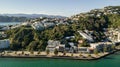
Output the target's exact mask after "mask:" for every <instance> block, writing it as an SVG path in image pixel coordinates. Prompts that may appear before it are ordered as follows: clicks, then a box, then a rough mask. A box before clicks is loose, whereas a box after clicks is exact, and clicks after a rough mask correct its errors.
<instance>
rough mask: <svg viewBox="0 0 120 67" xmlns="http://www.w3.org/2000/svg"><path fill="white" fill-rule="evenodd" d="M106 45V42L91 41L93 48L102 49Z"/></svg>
mask: <svg viewBox="0 0 120 67" xmlns="http://www.w3.org/2000/svg"><path fill="white" fill-rule="evenodd" d="M103 47H104V43H103V42H99V43H90V48H91V49H97V50H98V51H100V50H102V49H103Z"/></svg>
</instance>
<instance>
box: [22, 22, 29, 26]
mask: <svg viewBox="0 0 120 67" xmlns="http://www.w3.org/2000/svg"><path fill="white" fill-rule="evenodd" d="M21 25H23V26H31V23H30V22H23V23H22V24H21Z"/></svg>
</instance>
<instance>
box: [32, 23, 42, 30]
mask: <svg viewBox="0 0 120 67" xmlns="http://www.w3.org/2000/svg"><path fill="white" fill-rule="evenodd" d="M31 26H32V27H33V28H34V29H36V30H40V31H41V30H44V25H43V24H42V23H41V22H35V23H33V24H32V25H31Z"/></svg>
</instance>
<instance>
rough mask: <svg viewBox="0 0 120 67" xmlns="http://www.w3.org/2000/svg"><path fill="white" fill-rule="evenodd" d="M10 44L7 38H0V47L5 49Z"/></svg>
mask: <svg viewBox="0 0 120 67" xmlns="http://www.w3.org/2000/svg"><path fill="white" fill-rule="evenodd" d="M9 46H10V41H9V40H8V39H5V40H0V49H5V48H8V47H9Z"/></svg>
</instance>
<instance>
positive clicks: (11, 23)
mask: <svg viewBox="0 0 120 67" xmlns="http://www.w3.org/2000/svg"><path fill="white" fill-rule="evenodd" d="M20 23H21V22H0V26H1V25H4V26H5V25H16V24H20Z"/></svg>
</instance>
